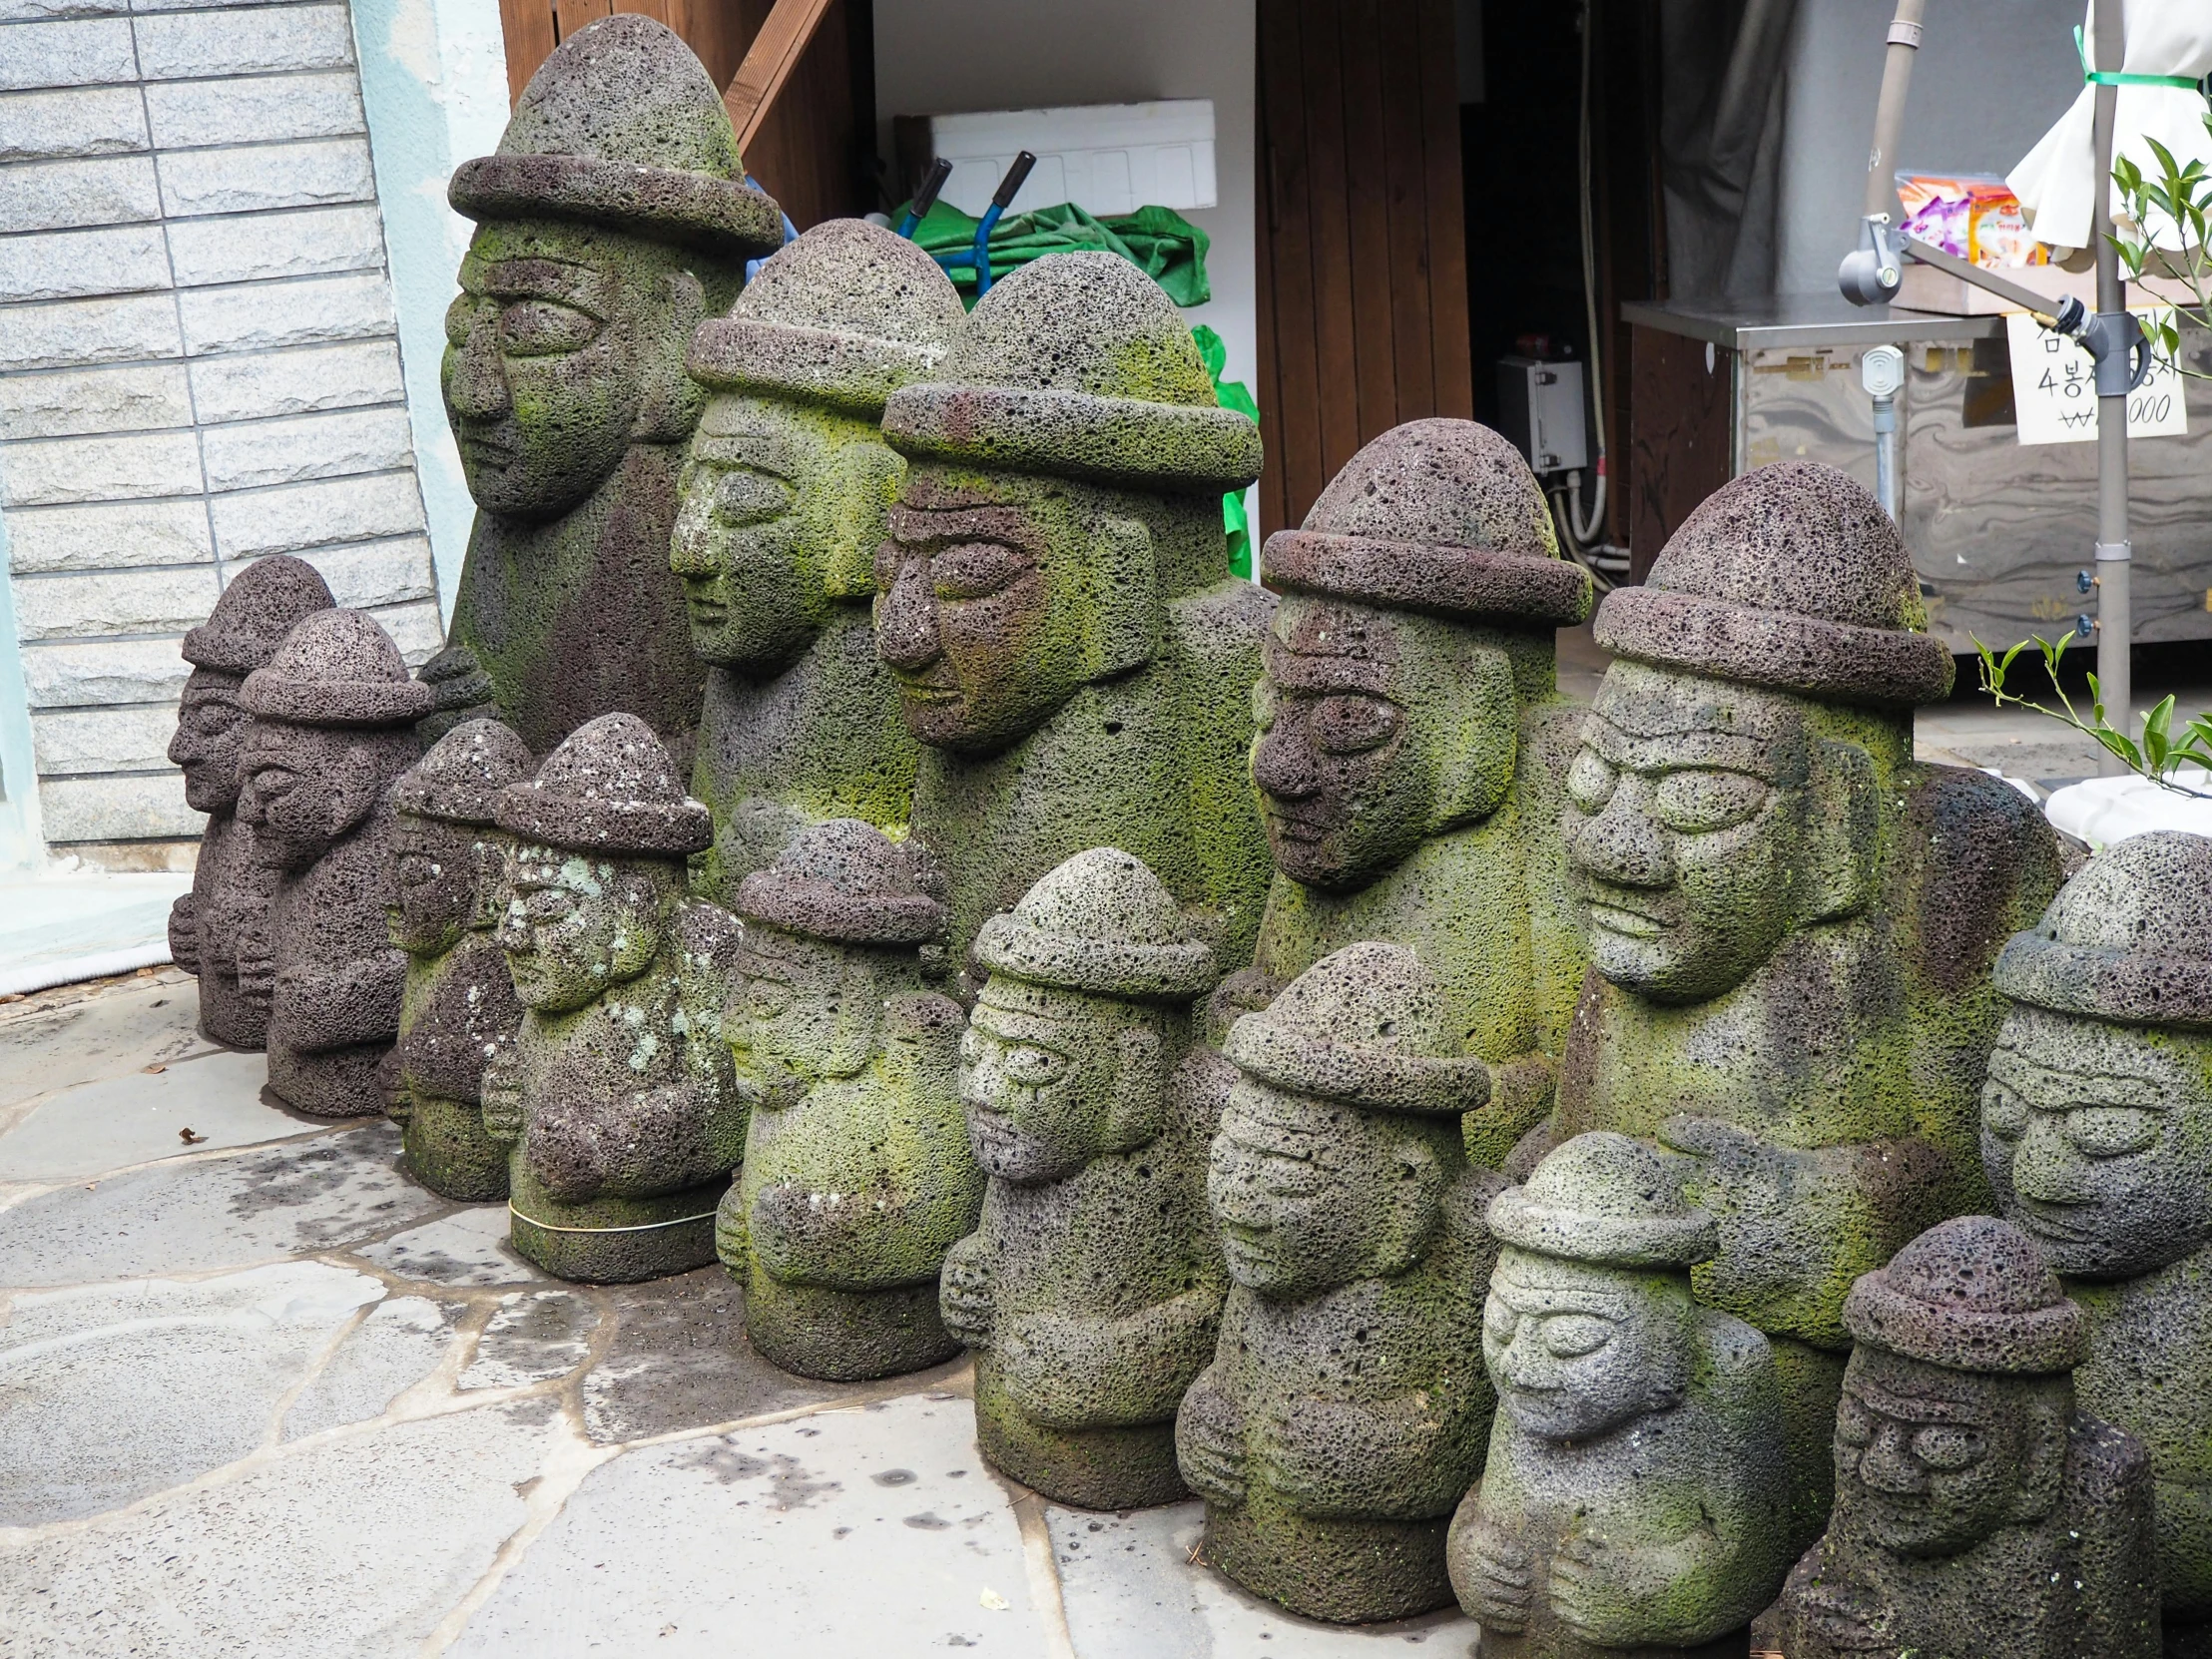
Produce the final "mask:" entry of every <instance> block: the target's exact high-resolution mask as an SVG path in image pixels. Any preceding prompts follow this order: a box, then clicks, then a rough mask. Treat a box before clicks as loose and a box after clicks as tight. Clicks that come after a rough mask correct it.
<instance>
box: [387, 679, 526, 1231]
mask: <svg viewBox="0 0 2212 1659" xmlns="http://www.w3.org/2000/svg"><path fill="white" fill-rule="evenodd" d="M529 776H530V754H529V751H528V750H526V749H524V748H523V747H522V740H521V739H520V738H518V737H516V736H515V735H514V733H512V732H510V731H508V730H507V728H506V727H504V726H502V725H500V724H499V723H498V722H497V721H495V720H471V721H464V722H463V723H462V724H461V725H459V726H456V727H454V728H453V730H452V731H450V732H448V733H446V734H445V736H444V737H442V738H440V739H439V740H438V741H437V743H436V744H434V745H433V746H432V747H431V750H430V753H429V754H427V755H425V756H424V757H423V758H422V759H421V760H420V761H419V762H417V763H416V764H415V766H414V768H413V769H412V770H411V771H409V772H408V773H407V774H406V776H404V777H403V778H401V779H400V780H399V782H398V783H397V784H396V785H395V786H393V788H392V792H391V800H392V806H393V807H394V808H396V809H397V810H398V816H397V818H396V819H395V820H394V821H393V826H392V835H391V871H390V875H389V881H390V885H389V888H388V889H387V899H386V905H387V909H386V915H387V918H388V920H389V923H390V926H391V942H392V943H393V944H396V945H397V946H399V948H400V949H402V950H404V951H405V952H406V953H407V987H406V992H405V996H404V998H403V1000H402V1001H401V1003H400V1008H399V1045H398V1047H397V1048H395V1049H393V1051H392V1059H393V1061H394V1067H395V1073H396V1075H395V1076H394V1077H393V1080H392V1086H391V1092H390V1096H389V1098H388V1099H387V1101H386V1103H385V1108H384V1109H385V1111H386V1112H387V1113H389V1114H390V1116H391V1118H392V1121H393V1122H395V1123H397V1124H398V1125H399V1126H400V1136H401V1144H402V1145H403V1147H404V1148H405V1152H406V1159H407V1170H408V1173H409V1174H411V1175H412V1176H414V1178H415V1179H416V1180H417V1181H420V1182H421V1183H422V1184H423V1185H424V1186H425V1187H428V1188H429V1189H430V1190H431V1191H432V1192H434V1193H438V1194H440V1195H442V1196H444V1197H446V1198H453V1199H459V1200H461V1201H462V1202H463V1203H468V1204H482V1203H485V1202H487V1201H489V1200H491V1199H497V1198H505V1197H506V1196H507V1148H506V1145H505V1144H504V1143H503V1142H500V1141H495V1140H493V1139H492V1138H491V1137H490V1136H489V1135H487V1134H485V1133H484V1111H483V1073H484V1068H485V1067H486V1066H487V1065H489V1064H490V1063H491V1062H492V1061H493V1060H494V1059H496V1058H497V1057H498V1056H499V1055H501V1054H503V1053H505V1052H506V1051H507V1050H508V1049H510V1048H512V1047H513V1046H514V1037H515V1027H516V1026H517V1025H519V1024H520V1023H521V1021H522V1004H521V1003H519V1002H517V1001H516V1000H515V988H514V981H513V979H511V978H510V977H509V976H508V973H507V953H506V952H505V951H503V950H501V949H500V948H499V941H498V940H497V939H495V938H494V937H493V936H492V929H493V928H494V927H496V926H497V925H498V924H499V915H500V911H501V909H502V907H503V906H504V905H505V903H506V898H507V894H506V881H507V836H506V832H505V831H504V830H500V829H499V827H498V825H497V823H496V813H497V809H498V802H499V795H500V792H501V791H503V790H504V789H506V788H507V787H508V786H509V785H510V784H517V783H520V782H521V781H522V780H523V779H525V778H527V777H529Z"/></svg>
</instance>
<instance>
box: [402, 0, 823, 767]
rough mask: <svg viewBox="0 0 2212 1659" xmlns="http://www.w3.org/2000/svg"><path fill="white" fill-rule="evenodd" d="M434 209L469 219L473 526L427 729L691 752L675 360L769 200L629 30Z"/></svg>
mask: <svg viewBox="0 0 2212 1659" xmlns="http://www.w3.org/2000/svg"><path fill="white" fill-rule="evenodd" d="M447 195H448V197H449V199H450V200H451V202H452V204H453V208H454V211H455V212H457V213H460V214H463V215H465V216H467V217H468V218H470V219H473V220H475V221H476V223H477V230H476V236H475V240H474V241H472V242H471V243H470V244H469V250H468V256H467V258H466V259H464V260H463V261H462V262H461V272H460V286H461V293H460V297H459V298H458V299H456V300H454V301H453V305H452V308H451V310H449V311H448V312H447V313H446V323H445V326H446V337H447V340H448V341H449V344H448V346H447V349H446V353H445V369H444V385H445V408H446V415H447V417H448V418H449V419H450V420H451V421H452V424H453V436H454V439H455V441H456V442H458V443H459V445H460V451H461V469H462V471H463V473H464V474H465V475H466V477H467V479H468V489H469V494H471V495H472V496H474V497H475V498H476V507H477V515H476V529H475V533H474V534H473V535H472V536H471V537H470V538H469V545H468V556H467V559H466V561H465V562H464V563H463V565H462V567H461V582H460V590H459V592H458V594H457V595H456V596H455V599H454V606H453V620H452V625H451V627H450V629H449V630H448V631H447V635H446V649H445V650H444V651H442V652H440V653H439V654H438V655H437V656H435V657H433V658H432V659H431V660H430V661H429V662H428V663H427V664H425V665H424V667H423V670H422V678H423V679H424V681H426V682H427V683H429V684H430V685H432V686H433V687H434V688H435V689H436V691H437V694H438V716H437V719H436V720H434V721H433V722H432V723H431V725H430V727H429V728H428V729H427V735H430V736H435V735H438V734H439V733H441V732H442V731H443V730H444V729H445V728H446V727H448V726H451V725H453V724H455V723H457V722H458V721H460V720H463V719H466V718H468V717H469V716H472V715H496V716H498V717H499V718H500V719H502V720H504V721H505V722H506V723H507V724H508V725H510V726H512V727H513V728H514V729H515V731H516V732H518V733H519V734H521V737H522V741H523V742H524V743H526V744H528V745H529V746H530V752H531V753H532V754H533V755H538V756H543V755H544V754H546V753H547V752H548V751H549V750H551V749H552V748H553V746H554V745H555V744H557V743H559V742H560V741H561V739H563V738H564V737H566V736H567V735H568V734H569V733H570V732H572V731H574V730H575V729H576V728H577V727H578V726H581V725H582V724H583V723H584V722H585V721H587V720H590V719H591V718H592V717H593V716H595V715H602V714H606V713H608V712H609V711H611V710H615V709H625V710H629V711H631V712H633V713H635V714H638V715H641V716H643V717H644V719H645V721H646V724H647V725H649V726H651V727H652V728H653V729H654V730H655V731H656V732H657V733H658V734H660V736H661V737H662V738H664V739H665V740H667V741H669V742H671V743H673V744H676V745H678V746H679V748H680V749H681V750H682V751H683V753H684V754H685V755H686V756H687V757H688V755H689V753H690V748H691V743H692V736H693V733H694V731H695V729H696V728H697V726H698V723H699V699H700V688H701V685H702V682H703V679H704V675H705V671H704V669H703V668H702V666H701V664H700V662H699V659H698V658H696V657H694V656H693V655H692V650H691V639H690V630H689V627H688V626H687V624H686V621H685V616H684V597H683V594H682V592H681V590H680V589H679V588H678V586H677V583H676V578H675V577H674V576H672V575H671V574H670V573H669V568H668V537H669V530H670V527H671V526H672V525H673V524H674V523H675V519H676V478H677V472H678V469H679V467H680V466H681V464H682V460H683V453H684V442H685V440H686V439H687V438H689V437H690V436H691V432H692V427H693V425H694V424H695V423H696V422H697V420H698V419H699V411H700V407H701V405H702V403H703V402H704V401H705V399H704V395H703V394H702V392H701V391H700V389H699V387H698V386H696V385H694V384H693V383H692V381H691V380H690V378H689V377H688V376H686V374H685V373H684V349H685V346H686V345H687V343H688V342H689V341H690V339H691V335H692V330H693V329H694V328H695V327H697V326H698V325H699V323H700V321H701V320H702V319H703V318H705V317H709V316H716V315H719V314H721V312H722V311H724V310H725V309H727V308H728V306H729V304H730V301H731V300H732V299H734V298H735V297H736V296H737V293H738V289H739V286H740V284H741V283H742V282H743V280H744V273H745V262H746V260H747V259H748V258H749V257H751V256H755V255H760V254H766V253H768V252H770V251H771V250H773V249H774V248H776V247H777V246H778V245H779V244H781V243H782V241H783V240H784V239H783V230H782V220H781V217H780V215H779V214H778V212H777V208H776V204H775V203H774V202H772V201H770V200H769V199H768V198H767V197H766V196H763V195H762V194H761V193H760V192H759V191H758V190H756V189H753V188H752V187H751V186H749V185H747V184H746V183H745V167H744V164H743V163H742V162H741V161H740V160H739V158H738V141H737V135H736V134H735V133H734V132H733V131H732V129H731V126H730V117H729V115H728V114H727V113H726V112H725V111H724V109H723V106H722V96H721V94H720V93H718V92H717V91H716V90H715V85H714V83H713V81H711V80H710V79H709V78H708V75H707V71H706V69H705V68H704V67H703V66H702V65H701V64H700V62H699V60H698V59H697V58H696V57H694V56H693V55H692V52H691V48H690V47H688V46H686V45H685V44H684V43H683V41H682V40H681V39H679V38H678V37H677V35H676V34H675V33H674V31H672V30H671V29H669V28H668V26H667V25H666V24H662V23H657V22H655V21H654V20H653V19H651V18H648V17H640V16H637V15H635V14H631V13H617V14H616V15H614V16H613V17H603V18H600V19H599V20H598V21H597V22H594V23H588V24H586V25H585V26H584V27H583V28H581V29H579V30H577V31H576V32H575V33H574V34H572V35H570V36H569V37H568V38H567V39H566V40H564V41H562V42H561V44H560V45H559V46H558V47H556V48H555V49H554V51H553V54H552V56H550V57H549V58H547V59H546V60H545V62H544V63H543V64H542V65H540V66H539V68H538V72H537V73H536V74H535V75H533V76H531V77H530V84H529V85H528V86H527V87H525V88H524V89H523V92H522V96H521V97H520V98H519V99H517V100H516V102H515V110H514V116H513V118H512V119H511V120H510V121H509V122H508V123H507V131H506V133H505V134H504V135H503V136H502V137H501V139H500V141H499V149H498V152H497V153H496V154H494V155H490V156H481V157H478V158H477V159H476V160H474V161H470V162H464V163H462V164H461V166H460V167H459V168H458V169H457V170H455V172H454V175H453V183H452V186H451V189H450V190H449V191H448V192H447Z"/></svg>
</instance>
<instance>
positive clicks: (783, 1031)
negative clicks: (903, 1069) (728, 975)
mask: <svg viewBox="0 0 2212 1659" xmlns="http://www.w3.org/2000/svg"><path fill="white" fill-rule="evenodd" d="M881 954H883V953H881V952H874V951H869V950H866V949H863V948H857V947H852V946H845V945H836V944H830V943H827V942H825V941H824V940H821V939H810V938H806V937H804V936H802V935H801V934H798V933H793V932H789V931H787V930H786V929H784V928H781V927H775V926H771V925H770V924H768V923H767V922H762V921H748V922H747V923H746V924H745V948H744V951H743V952H742V953H741V954H740V956H739V958H738V975H737V982H736V984H735V985H734V987H733V988H732V990H731V994H730V1006H729V1009H728V1010H727V1012H726V1013H725V1014H724V1016H723V1022H722V1031H723V1036H724V1037H725V1038H726V1039H727V1040H728V1042H729V1044H730V1052H731V1055H732V1057H733V1059H734V1060H735V1062H736V1066H737V1079H738V1092H739V1094H740V1095H742V1096H743V1097H744V1098H745V1100H746V1103H747V1104H748V1105H749V1106H751V1107H752V1108H753V1109H754V1110H756V1111H759V1110H762V1109H766V1110H769V1111H777V1110H781V1109H783V1108H786V1107H790V1106H795V1105H797V1104H798V1103H799V1102H800V1100H802V1099H803V1098H805V1096H806V1093H807V1091H808V1090H809V1089H810V1088H812V1087H813V1086H814V1085H815V1084H817V1083H819V1082H822V1081H823V1080H824V1079H826V1078H835V1077H855V1076H857V1075H859V1073H861V1072H862V1071H864V1070H866V1069H867V1067H868V1065H869V1064H870V1063H871V1062H872V1061H873V1060H874V1059H875V1057H876V1056H877V1055H878V1054H880V1053H881V1052H882V1048H883V1036H882V1014H883V999H884V997H885V996H887V995H889V994H890V993H891V991H892V989H893V988H894V987H892V986H891V985H889V984H887V983H884V982H883V981H882V976H881V975H879V974H878V972H877V971H876V970H877V962H876V960H875V958H876V957H877V956H879V955H881Z"/></svg>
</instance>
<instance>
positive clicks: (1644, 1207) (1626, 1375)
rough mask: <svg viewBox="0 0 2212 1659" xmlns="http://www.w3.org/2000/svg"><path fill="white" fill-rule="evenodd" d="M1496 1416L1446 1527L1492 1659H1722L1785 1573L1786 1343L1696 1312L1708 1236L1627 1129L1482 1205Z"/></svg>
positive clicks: (1559, 1159)
mask: <svg viewBox="0 0 2212 1659" xmlns="http://www.w3.org/2000/svg"><path fill="white" fill-rule="evenodd" d="M1489 1221H1490V1231H1491V1232H1492V1233H1494V1234H1496V1235H1497V1238H1498V1240H1499V1242H1500V1243H1501V1244H1502V1245H1503V1247H1504V1248H1503V1249H1501V1250H1500V1251H1499V1253H1498V1260H1497V1269H1496V1271H1495V1273H1494V1274H1493V1275H1492V1276H1491V1279H1490V1294H1489V1303H1488V1305H1487V1307H1486V1308H1485V1309H1484V1312H1483V1327H1482V1357H1483V1359H1484V1361H1485V1362H1486V1363H1487V1364H1488V1366H1489V1372H1490V1381H1491V1382H1492V1383H1495V1384H1496V1385H1497V1404H1498V1410H1497V1419H1496V1422H1495V1425H1494V1426H1493V1427H1492V1428H1491V1430H1490V1446H1489V1461H1488V1465H1487V1467H1486V1468H1485V1469H1484V1471H1483V1474H1482V1481H1481V1484H1479V1485H1478V1486H1476V1487H1475V1488H1474V1489H1473V1490H1472V1491H1470V1492H1469V1493H1467V1495H1466V1500H1465V1501H1464V1502H1462V1503H1461V1504H1460V1505H1459V1512H1458V1514H1457V1515H1455V1516H1454V1517H1453V1518H1452V1522H1451V1541H1450V1562H1451V1582H1452V1585H1453V1587H1454V1588H1455V1589H1456V1590H1457V1591H1458V1592H1459V1605H1460V1606H1461V1607H1463V1608H1465V1609H1466V1611H1467V1612H1468V1613H1469V1614H1470V1615H1471V1616H1472V1617H1473V1618H1474V1619H1475V1620H1476V1621H1477V1622H1478V1623H1479V1624H1480V1625H1481V1626H1482V1639H1481V1644H1480V1646H1479V1648H1478V1650H1477V1651H1478V1652H1479V1653H1480V1654H1481V1655H1482V1656H1483V1659H1630V1656H1633V1659H1724V1656H1725V1655H1730V1654H1734V1655H1741V1654H1743V1653H1744V1652H1745V1651H1746V1636H1745V1631H1746V1629H1747V1628H1748V1626H1749V1625H1750V1623H1751V1620H1752V1618H1753V1616H1754V1615H1756V1614H1757V1613H1758V1612H1759V1611H1760V1610H1761V1609H1762V1608H1764V1607H1765V1606H1766V1605H1767V1604H1768V1603H1769V1602H1770V1601H1772V1600H1773V1599H1774V1595H1775V1592H1776V1591H1777V1590H1778V1589H1780V1588H1781V1586H1782V1581H1783V1577H1784V1575H1785V1574H1786V1573H1787V1572H1788V1571H1789V1567H1790V1540H1789V1536H1788V1527H1787V1522H1788V1514H1789V1502H1790V1493H1789V1482H1788V1478H1787V1466H1786V1461H1785V1459H1786V1457H1787V1448H1786V1443H1785V1439H1784V1430H1783V1421H1782V1403H1783V1402H1782V1392H1781V1387H1780V1384H1779V1380H1778V1379H1777V1377H1776V1374H1775V1360H1774V1351H1773V1349H1772V1348H1771V1347H1770V1346H1769V1344H1768V1342H1767V1340H1766V1339H1765V1338H1764V1337H1762V1336H1760V1335H1759V1333H1758V1332H1757V1331H1755V1330H1753V1329H1752V1328H1751V1327H1750V1326H1748V1325H1746V1324H1744V1322H1743V1321H1741V1320H1738V1319H1735V1318H1732V1317H1731V1316H1729V1315H1727V1314H1720V1313H1715V1312H1713V1311H1712V1310H1711V1309H1709V1308H1701V1307H1699V1306H1698V1305H1697V1303H1696V1302H1695V1301H1694V1300H1693V1299H1692V1297H1691V1294H1690V1276H1689V1270H1690V1268H1691V1266H1692V1265H1693V1264H1695V1263H1698V1262H1702V1261H1705V1260H1707V1259H1708V1258H1709V1257H1711V1255H1712V1254H1713V1249H1714V1245H1715V1242H1716V1230H1715V1228H1714V1225H1713V1220H1712V1218H1711V1217H1710V1216H1708V1215H1706V1214H1705V1213H1704V1212H1703V1211H1700V1210H1693V1209H1691V1208H1689V1207H1688V1206H1687V1205H1686V1204H1684V1203H1683V1202H1682V1199H1681V1198H1680V1196H1679V1194H1678V1192H1677V1190H1676V1186H1675V1183H1674V1181H1673V1180H1672V1179H1671V1178H1670V1177H1669V1175H1668V1173H1667V1172H1666V1170H1665V1169H1663V1168H1662V1167H1661V1164H1660V1161H1659V1159H1658V1158H1657V1157H1656V1156H1654V1155H1653V1154H1652V1152H1651V1151H1650V1150H1649V1149H1648V1148H1646V1147H1644V1146H1641V1145H1639V1144H1638V1143H1637V1142H1635V1141H1632V1140H1629V1139H1628V1138H1627V1137H1626V1136H1622V1135H1611V1134H1605V1133H1595V1134H1589V1135H1580V1136H1577V1137H1576V1138H1575V1139H1573V1140H1571V1141H1569V1142H1567V1143H1566V1144H1565V1145H1564V1146H1562V1147H1560V1148H1559V1149H1558V1150H1557V1151H1555V1152H1553V1153H1552V1154H1551V1155H1550V1156H1549V1157H1547V1158H1545V1159H1544V1161H1543V1162H1542V1163H1540V1164H1538V1165H1537V1166H1536V1170H1535V1173H1534V1174H1533V1175H1531V1176H1530V1177H1529V1180H1528V1185H1527V1186H1525V1187H1515V1188H1512V1189H1510V1190H1508V1191H1506V1192H1503V1193H1500V1194H1499V1195H1498V1196H1497V1198H1496V1199H1495V1200H1493V1201H1492V1203H1491V1205H1490V1213H1489Z"/></svg>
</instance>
